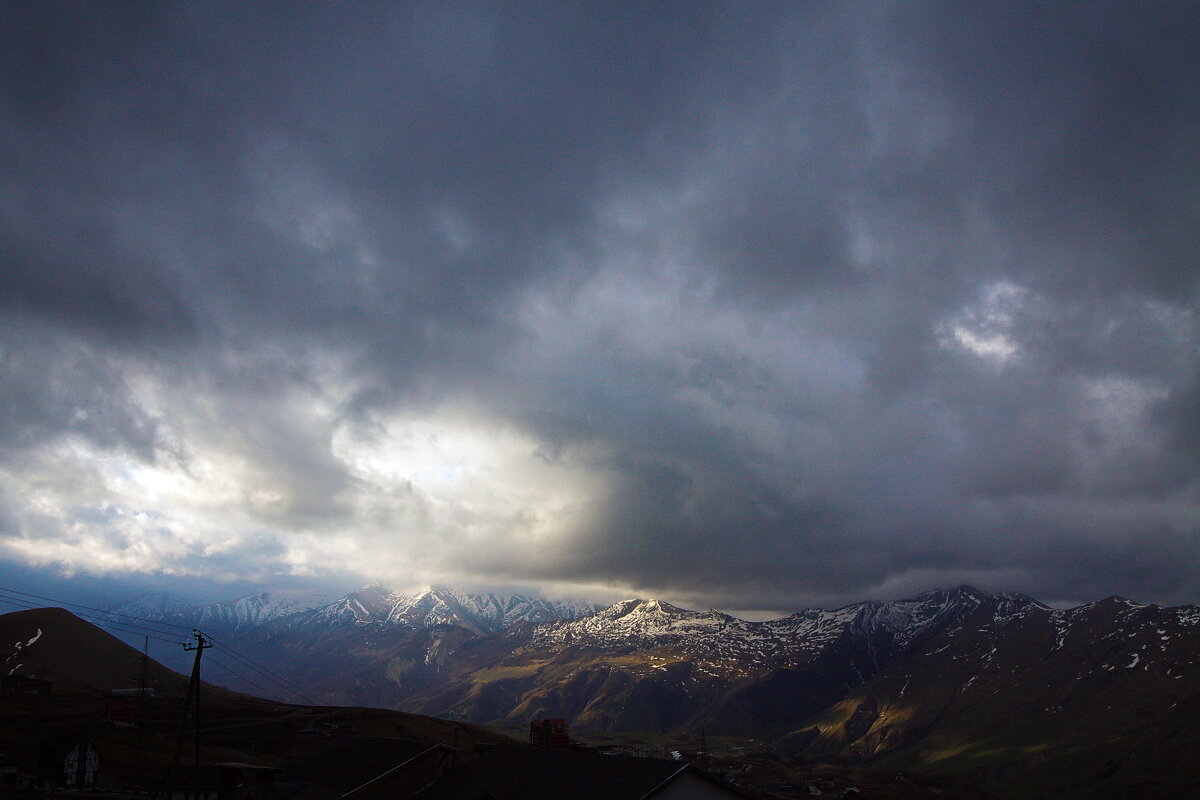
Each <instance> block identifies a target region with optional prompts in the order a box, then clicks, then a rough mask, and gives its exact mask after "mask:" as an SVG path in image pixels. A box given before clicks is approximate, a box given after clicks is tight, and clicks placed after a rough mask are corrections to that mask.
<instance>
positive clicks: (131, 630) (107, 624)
mask: <svg viewBox="0 0 1200 800" xmlns="http://www.w3.org/2000/svg"><path fill="white" fill-rule="evenodd" d="M9 591H12V590H10V589H3V588H0V602H4V603H8V604H9V605H14V606H17V607H18V608H25V609H35V608H42V606H39V605H38V604H36V603H34V602H32V601H29V600H25V599H24V598H21V597H7V596H5V595H4V594H3V593H4V592H9ZM18 594H27V593H25V592H19V593H18ZM42 599H46V600H49V602H51V603H54V602H56V601H55V600H52V599H50V598H42ZM84 607H85V608H86V606H84ZM71 613H74V614H75V615H76V616H78V617H80V618H82V619H86V620H87V621H89V622H91V623H93V624H95V625H97V626H99V627H101V628H109V629H112V630H116V631H119V632H121V633H127V634H131V635H137V636H149V637H150V638H151V639H154V640H155V641H158V642H166V643H167V644H180V643H181V640H180V639H168V638H166V637H167V635H169V634H168V632H166V631H161V630H157V629H155V628H148V627H146V626H144V625H137V624H136V623H132V622H123V621H120V620H112V619H109V618H108V617H107V616H106V614H107V612H103V611H100V612H95V613H87V612H71Z"/></svg>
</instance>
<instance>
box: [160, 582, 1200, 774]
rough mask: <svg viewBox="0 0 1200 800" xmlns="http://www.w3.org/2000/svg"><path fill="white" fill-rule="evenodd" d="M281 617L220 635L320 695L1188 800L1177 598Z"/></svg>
mask: <svg viewBox="0 0 1200 800" xmlns="http://www.w3.org/2000/svg"><path fill="white" fill-rule="evenodd" d="M269 605H270V604H269V602H267V601H264V602H263V603H261V604H260V605H259V606H257V607H262V608H267V607H268V606H269ZM285 612H286V609H285V608H283V607H280V611H279V613H274V614H273V615H271V614H269V613H267V612H264V613H263V617H269V618H265V619H263V621H261V622H257V623H255V624H244V625H242V627H240V628H232V629H231V630H232V634H231V638H230V640H229V641H230V644H231V646H233V647H235V648H236V649H237V650H239V651H240V652H242V653H245V654H248V655H249V656H250V657H251V658H254V659H255V660H258V661H261V662H263V663H267V664H270V665H272V669H274V670H276V671H277V672H279V673H280V674H282V675H283V676H285V677H286V678H287V679H288V680H289V681H291V682H293V683H295V684H297V685H298V686H300V687H302V688H303V689H304V691H305V693H306V695H308V696H312V697H315V698H317V699H319V700H320V701H321V702H325V703H331V704H342V705H351V704H356V705H377V706H385V707H391V708H399V709H403V710H406V711H414V712H418V713H422V714H429V715H433V716H439V717H448V718H452V719H460V720H465V721H470V722H477V723H487V724H492V725H499V726H506V727H511V728H520V727H523V726H525V725H527V724H528V721H529V720H530V719H536V718H542V717H561V718H564V719H566V720H567V721H568V722H569V723H571V725H572V726H573V727H574V728H575V729H578V730H593V731H595V730H602V731H649V732H659V733H675V734H679V733H692V734H699V733H701V732H706V733H707V734H708V735H724V736H740V737H753V738H754V739H756V740H758V741H765V742H771V743H773V744H772V746H773V747H774V748H775V749H777V750H778V751H779V752H781V753H784V754H786V755H787V756H788V757H791V758H794V759H798V760H800V761H819V762H825V763H839V764H843V765H853V766H865V767H870V768H878V769H886V770H897V771H900V772H905V771H907V772H914V771H915V772H920V773H928V774H940V775H947V776H952V777H959V778H963V779H966V780H969V781H971V782H974V783H983V784H985V785H986V786H987V787H988V788H989V790H991V791H995V792H996V793H998V794H999V795H1001V796H1013V797H1027V796H1028V797H1038V796H1047V797H1049V796H1058V795H1056V794H1054V792H1059V793H1060V794H1062V795H1064V796H1080V797H1085V796H1096V797H1101V796H1122V797H1124V796H1143V794H1139V793H1138V792H1139V791H1141V790H1139V789H1137V787H1138V786H1143V787H1164V786H1165V787H1169V789H1170V791H1166V790H1163V791H1166V793H1165V794H1154V792H1150V793H1149V794H1145V795H1144V796H1163V797H1176V796H1187V795H1188V794H1189V793H1193V790H1197V791H1195V792H1194V794H1195V796H1200V775H1198V774H1197V773H1198V772H1200V770H1198V769H1197V768H1196V767H1194V766H1189V765H1190V764H1191V762H1192V761H1194V760H1196V759H1195V758H1194V756H1195V754H1196V753H1200V724H1198V723H1197V720H1200V608H1197V607H1196V606H1183V607H1177V608H1160V607H1158V606H1153V605H1141V604H1138V603H1134V602H1132V601H1129V600H1126V599H1123V598H1117V597H1113V598H1108V599H1106V600H1102V601H1098V602H1095V603H1090V604H1087V605H1083V606H1079V607H1077V608H1072V609H1052V608H1049V607H1047V606H1045V605H1043V604H1041V603H1039V602H1038V601H1036V600H1034V599H1033V598H1030V597H1027V596H1024V595H1020V594H1009V593H989V592H984V591H980V590H978V589H974V588H972V587H969V586H961V587H957V588H955V589H949V590H937V591H932V592H927V593H924V594H921V595H917V596H915V597H912V598H909V599H905V600H900V601H896V602H891V603H876V602H862V603H855V604H852V605H849V606H845V607H843V608H840V609H835V610H820V609H815V610H807V611H801V612H798V613H795V614H792V615H789V616H786V617H782V618H780V619H774V620H767V621H762V622H750V621H746V620H741V619H738V618H736V617H732V616H729V615H727V614H723V613H721V612H718V611H712V610H709V611H690V610H686V609H681V608H678V607H675V606H673V605H671V604H669V603H666V602H663V601H660V600H655V599H632V600H627V601H623V602H620V603H616V604H614V605H612V606H609V607H608V608H603V609H598V610H597V609H594V608H592V607H588V606H586V604H571V603H553V602H550V601H545V600H542V599H540V598H536V597H499V596H495V595H465V594H460V593H457V592H454V591H452V590H450V589H447V588H444V587H433V588H431V589H430V590H428V591H426V592H422V593H417V594H415V595H399V594H396V593H393V592H389V591H388V590H386V589H384V588H383V587H379V586H372V587H366V588H364V589H361V590H359V591H357V592H353V593H351V594H349V595H346V596H345V597H343V598H340V599H338V600H335V601H334V602H332V603H326V604H324V605H321V606H319V607H316V608H309V609H303V610H299V611H293V612H291V613H285ZM172 613H182V612H172ZM191 613H195V611H194V610H193V611H192V612H191ZM213 618H214V619H216V618H217V617H216V616H213ZM237 618H238V619H246V620H248V619H250V615H249V614H243V615H242V616H240V617H237ZM222 619H224V618H223V617H222ZM231 686H233V687H234V688H239V689H245V688H246V687H241V686H237V685H236V684H231ZM1114 787H1116V788H1114ZM1130 787H1132V788H1130ZM1110 790H1111V791H1114V792H1118V793H1117V794H1106V793H1107V792H1110ZM1147 791H1149V790H1147ZM1155 791H1158V790H1157V789H1156V790H1155ZM1119 792H1126V794H1120V793H1119ZM1129 792H1132V794H1130V793H1129ZM1180 792H1182V794H1180Z"/></svg>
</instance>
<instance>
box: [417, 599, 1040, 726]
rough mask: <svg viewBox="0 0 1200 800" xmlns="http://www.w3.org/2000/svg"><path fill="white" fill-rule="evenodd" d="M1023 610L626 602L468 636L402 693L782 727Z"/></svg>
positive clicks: (627, 722)
mask: <svg viewBox="0 0 1200 800" xmlns="http://www.w3.org/2000/svg"><path fill="white" fill-rule="evenodd" d="M1027 607H1041V606H1039V605H1038V604H1037V603H1036V602H1035V601H1033V600H1032V599H1030V598H1026V597H1021V596H1018V595H988V594H984V593H982V592H977V591H975V590H972V589H969V588H966V587H963V588H960V589H955V590H951V591H939V592H930V593H927V594H924V595H921V596H919V597H916V598H913V599H911V600H906V601H902V602H898V603H888V604H878V603H858V604H855V605H852V606H847V607H845V608H842V609H837V610H835V611H823V610H814V611H806V612H801V613H798V614H793V615H791V616H788V617H784V618H782V619H777V620H770V621H766V622H747V621H745V620H739V619H736V618H734V617H730V616H728V615H726V614H721V613H720V612H716V611H706V612H697V611H685V610H683V609H680V608H676V607H674V606H671V605H669V604H667V603H664V602H661V601H658V600H630V601H625V602H622V603H617V604H615V605H613V606H611V607H610V608H607V609H605V610H603V611H601V612H599V613H597V614H595V615H593V616H590V617H585V618H582V619H578V620H569V621H560V622H553V623H546V624H542V625H537V626H518V627H514V628H512V629H510V630H509V631H507V632H505V633H504V634H503V635H501V636H498V637H488V638H479V639H471V640H466V641H463V642H462V643H461V644H460V645H459V646H458V648H457V649H456V650H455V651H454V653H453V655H452V656H451V657H450V658H449V659H446V660H445V661H444V662H443V664H442V665H439V666H438V667H437V669H438V671H439V678H440V679H439V680H437V681H436V682H435V681H428V683H429V684H430V685H431V687H432V688H431V689H429V690H424V691H418V692H416V693H415V694H414V696H413V697H411V698H410V699H409V700H408V701H407V702H408V703H409V705H410V706H411V707H413V708H417V709H421V710H422V712H423V713H431V712H432V709H437V713H440V714H445V715H449V716H457V717H461V718H464V719H469V720H476V721H489V722H500V723H505V724H519V723H520V722H521V721H522V720H527V719H530V718H533V717H538V716H550V717H564V718H566V719H568V720H571V721H573V722H574V723H575V724H578V725H581V726H585V727H590V728H601V729H608V730H660V731H689V730H691V731H698V730H700V729H702V728H704V729H708V730H711V731H721V732H723V733H729V734H746V735H755V736H762V735H773V734H781V733H785V732H786V731H787V730H788V729H789V727H791V726H794V724H795V720H799V719H806V718H807V717H809V716H810V715H812V714H815V713H817V712H818V711H820V710H822V709H824V708H826V707H828V706H829V705H831V704H832V703H835V702H837V701H838V700H840V699H841V698H843V697H845V695H846V694H847V693H848V692H850V691H851V690H852V689H853V688H855V687H857V686H860V685H861V684H863V683H864V682H865V681H867V680H869V679H870V678H871V677H872V676H873V675H874V674H875V673H876V672H878V671H879V670H880V669H881V668H882V667H883V666H885V665H887V664H889V663H891V662H892V661H894V660H895V659H896V658H898V657H899V656H900V655H902V654H903V653H905V652H907V651H908V650H910V649H912V648H914V647H917V646H919V645H920V644H921V643H922V642H924V641H926V640H927V639H929V638H930V637H931V636H934V635H936V633H938V632H939V631H941V630H943V629H945V628H946V627H947V626H949V625H952V624H956V623H959V622H961V620H963V619H965V618H966V617H967V616H970V615H971V614H974V613H977V612H979V611H980V609H984V610H985V612H986V613H988V614H991V615H996V616H1003V615H1006V614H1012V613H1015V612H1017V611H1019V610H1021V609H1024V608H1027Z"/></svg>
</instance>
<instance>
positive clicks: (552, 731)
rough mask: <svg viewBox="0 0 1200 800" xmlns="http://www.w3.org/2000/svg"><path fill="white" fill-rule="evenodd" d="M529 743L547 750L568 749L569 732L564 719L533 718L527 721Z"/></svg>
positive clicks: (569, 742)
mask: <svg viewBox="0 0 1200 800" xmlns="http://www.w3.org/2000/svg"><path fill="white" fill-rule="evenodd" d="M529 743H530V744H531V745H533V746H534V747H542V748H545V749H547V750H570V749H571V732H570V731H569V730H568V729H567V721H566V720H565V719H535V720H533V721H532V722H530V723H529Z"/></svg>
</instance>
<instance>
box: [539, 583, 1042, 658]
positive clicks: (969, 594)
mask: <svg viewBox="0 0 1200 800" xmlns="http://www.w3.org/2000/svg"><path fill="white" fill-rule="evenodd" d="M983 607H987V608H988V609H989V611H990V612H991V613H992V614H994V615H995V616H997V617H999V618H1003V617H1006V616H1011V615H1014V614H1022V613H1025V612H1026V611H1028V610H1029V609H1032V608H1039V609H1045V608H1046V607H1045V606H1043V605H1041V604H1040V603H1038V602H1037V601H1035V600H1033V599H1032V598H1029V597H1025V596H1023V595H1016V594H995V595H993V594H988V593H985V592H981V591H979V590H977V589H973V588H972V587H968V586H962V587H959V588H957V589H951V590H937V591H932V592H926V593H924V594H921V595H918V596H916V597H914V598H911V599H907V600H901V601H897V602H893V603H876V602H870V601H866V602H861V603H854V604H852V605H848V606H844V607H842V608H839V609H834V610H824V609H812V610H808V611H801V612H798V613H796V614H791V615H789V616H786V617H781V618H779V619H773V620H767V621H763V622H748V621H746V620H742V619H738V618H736V617H732V616H730V615H728V614H723V613H721V612H719V611H714V610H709V611H687V610H685V609H681V608H678V607H676V606H673V605H671V604H669V603H665V602H662V601H660V600H653V599H651V600H625V601H622V602H620V603H616V604H614V605H612V606H610V607H608V608H606V609H603V610H602V611H599V612H598V613H596V614H594V615H592V616H588V617H583V618H581V619H576V620H570V621H560V622H551V623H546V624H543V625H539V626H538V627H537V628H536V629H535V630H534V632H533V634H532V636H531V641H530V644H531V646H534V647H552V646H569V645H576V646H589V647H594V648H601V649H617V650H623V651H630V650H647V651H649V650H654V649H662V648H667V649H671V650H673V651H676V652H678V653H679V654H686V655H687V656H689V657H693V658H705V659H715V660H736V661H752V662H758V663H760V664H763V665H767V664H771V665H775V666H785V665H788V664H795V663H800V662H803V661H807V660H809V659H811V658H812V657H813V655H814V654H816V653H817V652H820V651H821V650H823V649H825V648H827V647H829V646H830V645H831V644H833V643H835V642H837V641H839V640H846V641H861V642H864V643H866V644H867V645H868V646H870V647H874V648H881V647H882V648H886V649H887V650H888V651H889V653H892V652H898V651H900V650H904V649H906V648H908V647H909V646H911V645H912V644H913V643H914V642H917V641H919V640H921V639H922V638H923V637H924V636H927V635H928V634H930V633H931V632H933V631H935V630H938V629H940V628H941V627H943V626H944V625H945V624H946V623H948V622H950V621H952V620H956V619H960V618H962V617H964V616H966V615H968V614H971V613H974V612H976V611H977V610H978V609H980V608H983Z"/></svg>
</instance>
